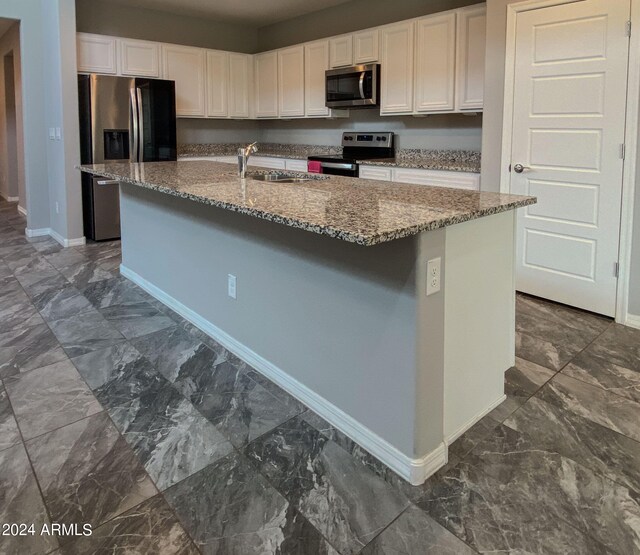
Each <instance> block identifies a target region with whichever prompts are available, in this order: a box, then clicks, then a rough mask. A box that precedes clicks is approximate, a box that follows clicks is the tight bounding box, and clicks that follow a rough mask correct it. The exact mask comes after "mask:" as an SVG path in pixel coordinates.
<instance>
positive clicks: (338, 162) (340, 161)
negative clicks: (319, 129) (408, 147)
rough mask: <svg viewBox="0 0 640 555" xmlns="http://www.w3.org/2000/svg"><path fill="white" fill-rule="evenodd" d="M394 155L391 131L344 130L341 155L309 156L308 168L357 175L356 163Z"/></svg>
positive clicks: (316, 170) (350, 175) (335, 173)
mask: <svg viewBox="0 0 640 555" xmlns="http://www.w3.org/2000/svg"><path fill="white" fill-rule="evenodd" d="M394 157H395V147H394V144H393V133H391V132H388V131H378V132H368V131H366V132H359V131H345V132H344V133H343V134H342V155H340V156H338V155H336V156H309V158H308V169H309V171H311V172H318V173H327V174H331V175H346V176H349V177H358V173H359V168H358V164H361V163H363V162H366V161H367V160H380V159H385V158H394Z"/></svg>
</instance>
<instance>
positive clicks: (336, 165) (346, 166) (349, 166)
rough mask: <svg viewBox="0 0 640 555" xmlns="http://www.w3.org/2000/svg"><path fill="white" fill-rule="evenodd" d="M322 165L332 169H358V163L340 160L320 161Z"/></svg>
mask: <svg viewBox="0 0 640 555" xmlns="http://www.w3.org/2000/svg"><path fill="white" fill-rule="evenodd" d="M320 165H321V166H322V167H323V168H330V169H336V170H355V169H356V165H355V164H347V163H344V164H340V163H338V162H320Z"/></svg>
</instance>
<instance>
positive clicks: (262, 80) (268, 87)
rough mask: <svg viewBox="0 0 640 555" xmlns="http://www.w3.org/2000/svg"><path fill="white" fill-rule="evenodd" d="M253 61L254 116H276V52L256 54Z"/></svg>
mask: <svg viewBox="0 0 640 555" xmlns="http://www.w3.org/2000/svg"><path fill="white" fill-rule="evenodd" d="M254 62H255V67H254V79H255V91H254V92H255V112H256V117H258V118H275V117H278V54H277V53H276V52H265V53H264V54H256V55H255V56H254Z"/></svg>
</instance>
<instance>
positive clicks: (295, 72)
mask: <svg viewBox="0 0 640 555" xmlns="http://www.w3.org/2000/svg"><path fill="white" fill-rule="evenodd" d="M278 115H279V116H280V117H281V118H282V117H301V116H304V46H302V45H299V46H292V47H290V48H283V49H282V50H278Z"/></svg>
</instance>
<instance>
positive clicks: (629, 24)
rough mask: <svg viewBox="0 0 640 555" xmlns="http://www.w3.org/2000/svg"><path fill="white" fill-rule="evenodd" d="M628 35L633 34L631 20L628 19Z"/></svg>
mask: <svg viewBox="0 0 640 555" xmlns="http://www.w3.org/2000/svg"><path fill="white" fill-rule="evenodd" d="M627 36H628V37H630V36H631V20H629V21H627Z"/></svg>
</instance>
